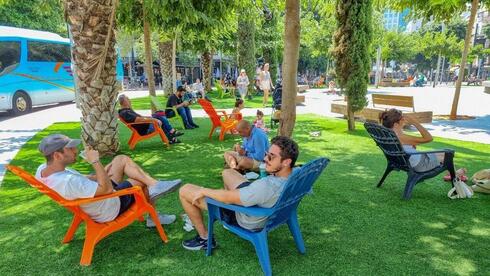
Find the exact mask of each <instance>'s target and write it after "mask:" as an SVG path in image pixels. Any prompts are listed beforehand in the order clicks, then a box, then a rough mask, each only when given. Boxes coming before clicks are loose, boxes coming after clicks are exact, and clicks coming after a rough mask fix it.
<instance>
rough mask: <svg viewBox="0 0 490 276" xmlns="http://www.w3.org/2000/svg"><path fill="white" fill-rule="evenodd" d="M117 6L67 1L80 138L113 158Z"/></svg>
mask: <svg viewBox="0 0 490 276" xmlns="http://www.w3.org/2000/svg"><path fill="white" fill-rule="evenodd" d="M105 3H106V4H105ZM115 5H116V4H115V1H114V2H112V1H106V2H102V3H92V2H87V1H74V0H67V1H65V11H66V20H67V22H68V24H69V25H70V31H71V37H72V39H73V44H72V56H73V63H74V64H76V66H75V74H74V76H75V78H76V79H75V83H76V89H77V91H78V93H79V96H80V109H81V112H82V118H81V139H82V141H83V143H84V144H85V145H90V146H92V147H93V148H94V149H96V150H98V151H99V153H100V154H101V155H113V154H115V153H116V152H117V151H118V149H119V133H118V123H117V112H116V109H115V106H116V105H115V103H116V99H117V95H118V90H119V86H118V84H117V79H116V61H117V55H116V51H115V49H114V45H115V42H116V39H115V35H114V30H115V25H114V24H115V23H114V18H115V10H116V6H115ZM87 11H90V14H86V12H87ZM108 15H109V16H108ZM94 61H95V62H96V63H95V64H94ZM94 65H96V66H94Z"/></svg>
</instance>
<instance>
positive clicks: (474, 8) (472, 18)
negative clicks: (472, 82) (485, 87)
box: [449, 0, 480, 120]
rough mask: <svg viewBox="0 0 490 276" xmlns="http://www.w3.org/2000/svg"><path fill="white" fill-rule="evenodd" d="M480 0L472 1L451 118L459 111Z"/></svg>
mask: <svg viewBox="0 0 490 276" xmlns="http://www.w3.org/2000/svg"><path fill="white" fill-rule="evenodd" d="M479 2H480V1H479V0H473V1H471V14H470V20H469V21H468V27H467V28H466V37H465V39H464V49H463V56H462V57H461V65H462V66H461V69H462V70H459V75H458V80H457V81H456V91H455V92H454V98H453V105H452V106H451V115H450V116H449V118H450V119H451V120H456V118H457V113H458V103H459V95H460V93H461V84H462V82H463V78H464V68H465V66H464V65H465V64H466V59H467V57H468V50H469V48H470V43H471V32H472V31H473V25H474V24H475V17H476V12H477V10H478V5H479Z"/></svg>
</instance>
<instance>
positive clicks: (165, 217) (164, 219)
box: [146, 213, 176, 227]
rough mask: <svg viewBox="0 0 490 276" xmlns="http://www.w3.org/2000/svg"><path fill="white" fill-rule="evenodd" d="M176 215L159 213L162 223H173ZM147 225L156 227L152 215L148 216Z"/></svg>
mask: <svg viewBox="0 0 490 276" xmlns="http://www.w3.org/2000/svg"><path fill="white" fill-rule="evenodd" d="M175 219H176V217H175V215H165V214H160V213H159V214H158V220H160V223H161V224H171V223H173V222H174V221H175ZM146 227H156V224H155V222H154V221H153V220H152V219H151V217H150V216H148V217H147V218H146Z"/></svg>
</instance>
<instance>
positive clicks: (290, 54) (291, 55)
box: [279, 0, 301, 137]
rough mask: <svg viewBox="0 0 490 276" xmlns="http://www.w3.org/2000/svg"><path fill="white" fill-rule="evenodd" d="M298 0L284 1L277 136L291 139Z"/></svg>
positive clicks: (294, 98) (297, 39)
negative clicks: (280, 95)
mask: <svg viewBox="0 0 490 276" xmlns="http://www.w3.org/2000/svg"><path fill="white" fill-rule="evenodd" d="M299 2H300V1H299V0H286V15H285V17H284V20H285V22H286V24H285V28H284V61H283V63H282V70H283V81H282V83H283V90H282V95H283V96H282V107H281V121H280V126H279V135H283V136H288V137H291V135H292V134H293V129H294V124H295V121H296V90H297V86H298V83H297V78H296V76H297V74H298V59H299V36H300V30H301V29H300V28H301V26H300V21H299V20H300V19H299V6H300V3H299Z"/></svg>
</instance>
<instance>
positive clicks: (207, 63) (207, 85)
mask: <svg viewBox="0 0 490 276" xmlns="http://www.w3.org/2000/svg"><path fill="white" fill-rule="evenodd" d="M211 59H212V56H211V53H210V52H209V51H205V52H204V53H202V55H201V63H202V74H203V78H202V82H203V83H204V90H205V91H206V93H207V92H209V91H211Z"/></svg>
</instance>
